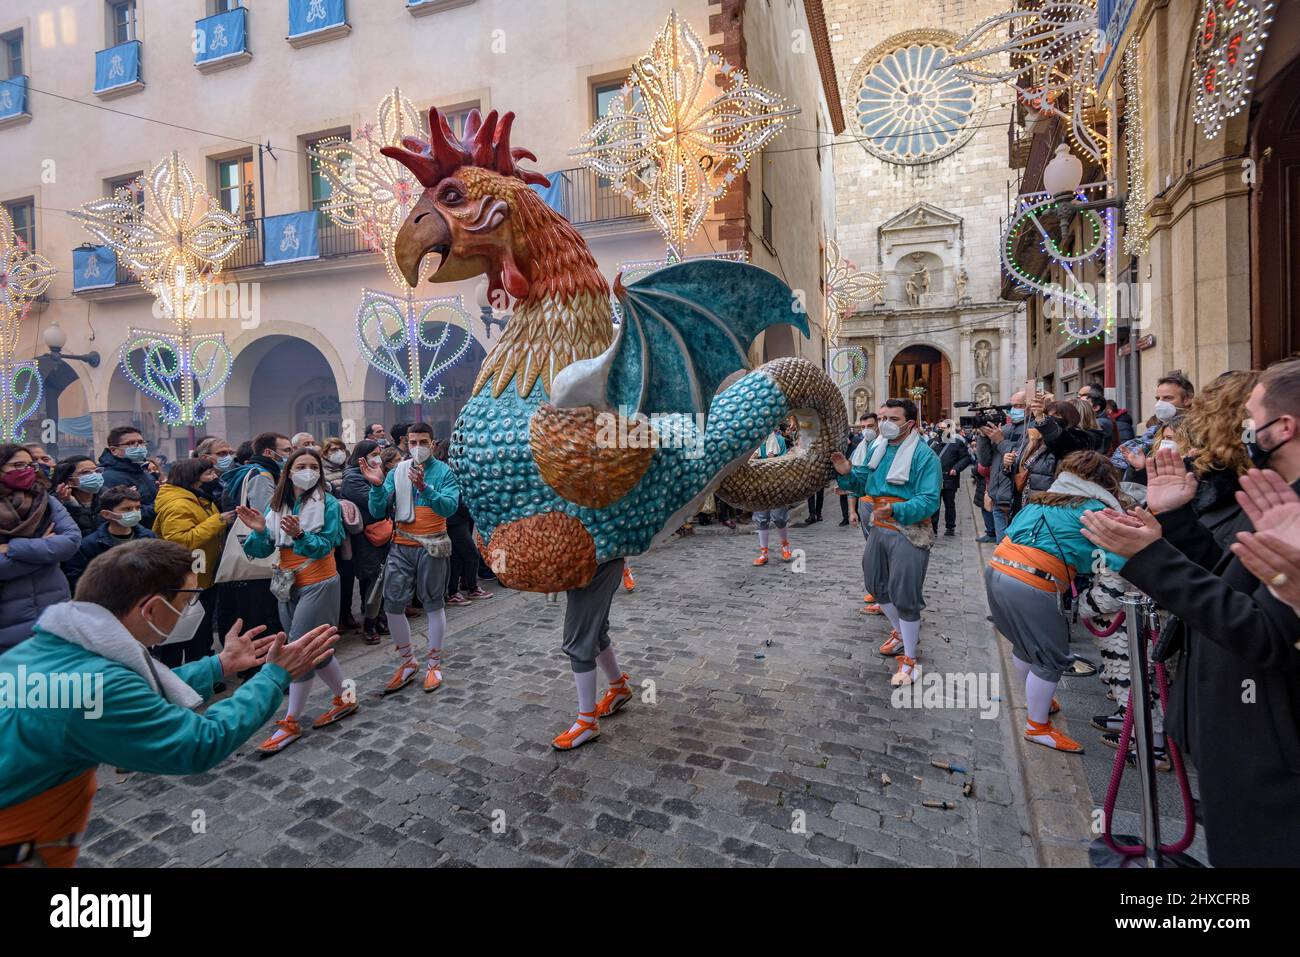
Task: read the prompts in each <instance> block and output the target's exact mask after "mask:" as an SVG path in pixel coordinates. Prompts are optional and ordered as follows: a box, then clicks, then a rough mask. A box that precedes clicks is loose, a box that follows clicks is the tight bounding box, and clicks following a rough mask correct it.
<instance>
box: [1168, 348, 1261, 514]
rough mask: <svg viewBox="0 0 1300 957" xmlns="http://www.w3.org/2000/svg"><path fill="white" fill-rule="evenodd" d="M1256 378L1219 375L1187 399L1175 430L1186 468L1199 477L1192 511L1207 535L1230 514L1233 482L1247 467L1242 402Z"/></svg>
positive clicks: (1245, 373) (1244, 373)
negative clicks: (1190, 399) (1194, 511)
mask: <svg viewBox="0 0 1300 957" xmlns="http://www.w3.org/2000/svg"><path fill="white" fill-rule="evenodd" d="M1259 376H1260V374H1259V373H1258V372H1257V371H1255V370H1253V369H1231V370H1229V371H1228V372H1225V373H1223V374H1222V375H1221V376H1219V377H1218V378H1217V379H1215V380H1214V381H1213V382H1211V383H1210V385H1209V386H1208V387H1206V388H1205V389H1203V390H1202V391H1201V392H1200V393H1198V394H1197V395H1196V396H1195V398H1193V399H1192V404H1191V406H1190V407H1189V408H1188V410H1187V414H1186V415H1185V416H1184V417H1183V420H1182V422H1181V423H1180V425H1179V427H1178V429H1177V430H1176V431H1175V438H1176V440H1177V442H1178V445H1179V448H1180V450H1182V451H1183V454H1184V456H1185V457H1186V462H1187V467H1188V468H1189V469H1191V470H1193V471H1194V472H1196V477H1197V478H1198V479H1200V485H1199V486H1198V487H1197V490H1196V498H1194V499H1193V500H1192V508H1194V509H1195V510H1196V514H1197V515H1198V516H1200V519H1201V524H1203V525H1205V526H1206V527H1207V528H1209V529H1210V531H1214V529H1215V528H1217V527H1218V525H1219V524H1220V523H1221V522H1223V521H1224V520H1226V519H1228V518H1229V517H1231V516H1232V515H1233V514H1234V513H1235V511H1236V508H1237V503H1236V498H1235V496H1236V493H1237V490H1238V489H1239V488H1240V487H1241V486H1240V485H1239V484H1238V479H1239V478H1240V477H1241V476H1242V475H1244V474H1245V473H1246V471H1247V470H1248V469H1250V468H1251V467H1252V466H1251V463H1250V454H1249V453H1248V452H1247V450H1246V443H1245V441H1244V440H1243V438H1242V436H1243V433H1244V431H1245V422H1246V420H1247V419H1249V418H1250V414H1249V413H1248V412H1247V411H1246V399H1248V398H1249V397H1250V393H1251V390H1252V389H1254V388H1255V385H1256V384H1257V383H1258V382H1259Z"/></svg>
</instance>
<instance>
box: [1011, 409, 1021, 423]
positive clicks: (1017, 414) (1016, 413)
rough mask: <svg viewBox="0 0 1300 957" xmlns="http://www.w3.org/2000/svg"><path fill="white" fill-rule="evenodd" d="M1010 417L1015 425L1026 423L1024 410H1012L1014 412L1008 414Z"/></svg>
mask: <svg viewBox="0 0 1300 957" xmlns="http://www.w3.org/2000/svg"><path fill="white" fill-rule="evenodd" d="M1008 415H1009V416H1010V417H1011V421H1012V422H1013V423H1015V424H1016V425H1019V424H1020V423H1021V422H1023V421H1025V410H1024V409H1012V410H1011V411H1010V412H1009V413H1008Z"/></svg>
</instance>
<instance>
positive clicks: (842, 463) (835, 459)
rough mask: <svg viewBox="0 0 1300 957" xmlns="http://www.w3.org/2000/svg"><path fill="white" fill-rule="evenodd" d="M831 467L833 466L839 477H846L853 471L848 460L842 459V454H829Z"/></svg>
mask: <svg viewBox="0 0 1300 957" xmlns="http://www.w3.org/2000/svg"><path fill="white" fill-rule="evenodd" d="M831 465H833V466H835V471H836V472H838V473H839V474H840V475H848V474H849V473H850V472H852V471H853V466H852V465H851V464H850V463H849V460H848V459H846V458H845V457H844V453H843V452H832V453H831Z"/></svg>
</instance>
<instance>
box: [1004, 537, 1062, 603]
mask: <svg viewBox="0 0 1300 957" xmlns="http://www.w3.org/2000/svg"><path fill="white" fill-rule="evenodd" d="M993 557H994V558H1005V559H1007V560H1008V561H1013V562H1018V563H1019V564H1021V565H1030V566H1032V567H1034V568H1037V569H1038V570H1039V571H1042V572H1046V573H1047V574H1049V575H1051V576H1052V578H1053V579H1055V582H1051V581H1048V580H1047V579H1046V578H1040V577H1039V576H1038V575H1035V574H1033V573H1031V572H1027V571H1025V570H1024V569H1023V568H1012V567H1011V566H1010V565H1003V564H1002V563H1001V562H997V561H994V562H990V564H991V565H992V566H993V567H994V568H996V569H997V570H998V571H1000V572H1002V573H1003V574H1005V575H1010V576H1011V577H1012V578H1014V579H1016V580H1017V581H1022V582H1024V583H1025V584H1026V585H1032V586H1033V587H1034V588H1037V589H1038V590H1039V591H1050V592H1064V591H1067V590H1068V589H1069V587H1070V582H1072V581H1074V568H1073V567H1072V566H1070V565H1067V564H1065V562H1063V561H1061V560H1060V559H1059V558H1057V557H1056V556H1055V555H1053V554H1052V553H1051V552H1045V551H1043V550H1042V549H1041V548H1033V547H1032V546H1029V545H1017V544H1016V543H1015V542H1013V541H1012V540H1011V539H1010V538H1004V539H1002V541H1001V542H999V543H998V547H997V548H995V549H993Z"/></svg>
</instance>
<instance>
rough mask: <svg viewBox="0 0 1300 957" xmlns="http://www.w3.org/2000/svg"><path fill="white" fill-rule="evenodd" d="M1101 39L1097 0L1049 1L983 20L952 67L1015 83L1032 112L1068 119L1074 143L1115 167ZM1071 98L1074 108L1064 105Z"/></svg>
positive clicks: (979, 78) (968, 75) (961, 43)
mask: <svg viewBox="0 0 1300 957" xmlns="http://www.w3.org/2000/svg"><path fill="white" fill-rule="evenodd" d="M1008 33H1009V36H1008ZM1101 36H1102V33H1101V29H1100V27H1099V25H1098V21H1097V0H1045V2H1044V3H1043V4H1042V5H1041V6H1039V7H1038V8H1037V9H1032V10H1021V9H1016V10H1008V11H1006V12H1005V13H1000V14H997V15H996V16H993V17H990V18H989V19H987V20H985V21H984V22H983V23H980V24H979V25H978V26H976V27H975V28H974V29H973V30H971V31H970V32H969V33H968V34H966V36H964V37H962V38H961V39H960V40H958V41H957V45H956V48H955V50H954V52H953V55H952V56H950V57H949V58H948V60H947V64H948V65H949V66H956V67H961V69H958V71H957V75H958V76H961V77H964V78H965V79H968V80H970V81H971V82H972V83H989V84H991V83H1010V84H1011V85H1012V86H1013V87H1014V88H1015V90H1016V95H1017V96H1018V97H1020V99H1021V100H1023V101H1024V102H1025V103H1026V105H1028V106H1029V107H1030V109H1032V110H1034V111H1036V112H1039V113H1050V114H1054V115H1056V116H1059V117H1061V118H1062V119H1064V120H1066V121H1067V123H1068V124H1069V125H1068V129H1069V134H1070V138H1071V140H1072V141H1073V142H1074V144H1075V145H1076V146H1078V148H1079V149H1081V150H1082V151H1083V152H1085V153H1087V154H1088V155H1089V156H1091V157H1092V158H1093V159H1095V160H1096V161H1097V162H1098V163H1100V164H1101V165H1102V166H1103V167H1104V168H1109V162H1110V158H1109V150H1110V143H1109V141H1108V140H1107V137H1106V135H1105V133H1103V132H1102V130H1103V129H1104V128H1105V126H1106V123H1105V120H1104V116H1103V114H1104V113H1105V110H1106V104H1105V101H1104V100H1102V99H1101V97H1100V96H1099V95H1098V91H1097V81H1098V68H1099V62H1098V50H1099V49H1100V40H1101ZM981 44H984V45H981ZM1008 55H1009V60H1008V59H1006V58H1005V57H1007V56H1008ZM1064 100H1068V103H1069V110H1070V112H1069V113H1066V112H1064V111H1063V110H1062V109H1061V107H1060V106H1059V105H1058V104H1060V103H1061V102H1062V101H1064ZM1099 120H1100V121H1099Z"/></svg>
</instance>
